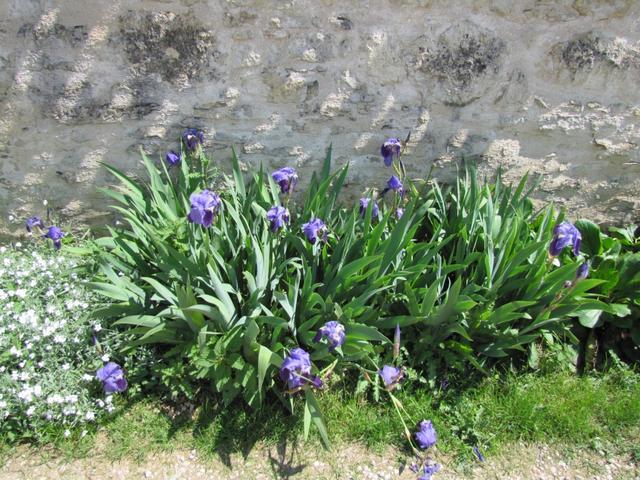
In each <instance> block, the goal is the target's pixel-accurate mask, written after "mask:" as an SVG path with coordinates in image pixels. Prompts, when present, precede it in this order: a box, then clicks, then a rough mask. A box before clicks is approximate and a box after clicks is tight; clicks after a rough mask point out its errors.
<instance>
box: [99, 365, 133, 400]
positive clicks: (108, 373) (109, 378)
mask: <svg viewBox="0 0 640 480" xmlns="http://www.w3.org/2000/svg"><path fill="white" fill-rule="evenodd" d="M96 377H97V378H98V380H100V381H101V382H102V386H103V388H104V393H114V392H124V391H125V390H126V389H127V379H126V378H124V371H123V370H122V367H121V366H120V365H118V364H117V363H114V362H109V363H107V364H106V365H105V366H104V367H102V368H101V369H99V370H98V371H97V372H96Z"/></svg>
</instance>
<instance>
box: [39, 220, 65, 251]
mask: <svg viewBox="0 0 640 480" xmlns="http://www.w3.org/2000/svg"><path fill="white" fill-rule="evenodd" d="M43 237H45V238H48V239H50V240H53V246H54V247H55V248H56V250H60V247H61V246H62V237H64V232H63V231H62V230H60V229H59V228H58V227H56V226H53V225H52V226H51V227H49V229H48V230H47V233H45V234H44V235H43Z"/></svg>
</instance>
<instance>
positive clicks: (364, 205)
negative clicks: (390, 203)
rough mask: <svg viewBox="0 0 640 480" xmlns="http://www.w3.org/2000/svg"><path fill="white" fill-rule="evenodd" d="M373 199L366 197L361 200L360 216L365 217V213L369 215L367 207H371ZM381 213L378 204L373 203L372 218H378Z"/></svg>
mask: <svg viewBox="0 0 640 480" xmlns="http://www.w3.org/2000/svg"><path fill="white" fill-rule="evenodd" d="M370 200H371V199H370V198H367V197H364V198H361V199H360V215H361V216H363V217H364V215H365V213H367V207H368V206H369V201H370ZM379 213H380V208H379V207H378V203H377V202H373V207H371V216H372V217H373V218H378V215H379Z"/></svg>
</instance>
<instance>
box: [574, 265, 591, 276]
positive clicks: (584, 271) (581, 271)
mask: <svg viewBox="0 0 640 480" xmlns="http://www.w3.org/2000/svg"><path fill="white" fill-rule="evenodd" d="M588 276H589V262H584V263H583V264H582V265H580V266H579V267H578V270H576V280H584V279H585V278H587V277H588Z"/></svg>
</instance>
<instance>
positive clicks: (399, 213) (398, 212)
mask: <svg viewBox="0 0 640 480" xmlns="http://www.w3.org/2000/svg"><path fill="white" fill-rule="evenodd" d="M402 215H404V208H402V207H398V208H396V218H397V219H398V220H400V219H401V218H402Z"/></svg>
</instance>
